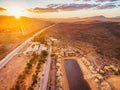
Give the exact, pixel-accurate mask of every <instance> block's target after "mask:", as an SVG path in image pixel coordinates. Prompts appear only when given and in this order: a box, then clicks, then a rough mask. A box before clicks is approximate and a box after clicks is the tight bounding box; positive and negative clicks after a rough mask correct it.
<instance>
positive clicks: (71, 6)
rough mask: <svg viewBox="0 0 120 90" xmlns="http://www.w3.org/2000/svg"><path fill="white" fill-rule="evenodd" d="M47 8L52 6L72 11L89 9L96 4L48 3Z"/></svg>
mask: <svg viewBox="0 0 120 90" xmlns="http://www.w3.org/2000/svg"><path fill="white" fill-rule="evenodd" d="M47 6H48V7H49V8H54V9H57V10H63V11H73V10H79V9H90V8H94V7H96V6H98V4H49V5H47Z"/></svg>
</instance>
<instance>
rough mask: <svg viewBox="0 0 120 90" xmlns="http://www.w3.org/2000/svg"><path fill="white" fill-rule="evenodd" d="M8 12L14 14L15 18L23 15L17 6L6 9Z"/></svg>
mask: <svg viewBox="0 0 120 90" xmlns="http://www.w3.org/2000/svg"><path fill="white" fill-rule="evenodd" d="M8 13H9V15H12V16H15V17H16V18H20V17H21V16H23V15H24V14H23V12H22V10H20V9H18V8H12V9H8Z"/></svg>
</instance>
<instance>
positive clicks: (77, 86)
mask: <svg viewBox="0 0 120 90" xmlns="http://www.w3.org/2000/svg"><path fill="white" fill-rule="evenodd" d="M64 64H65V71H66V74H67V79H68V83H69V88H70V90H90V87H89V85H88V83H87V82H86V81H85V79H84V77H83V74H82V71H81V69H80V67H79V65H78V63H77V61H75V60H71V59H69V60H65V61H64Z"/></svg>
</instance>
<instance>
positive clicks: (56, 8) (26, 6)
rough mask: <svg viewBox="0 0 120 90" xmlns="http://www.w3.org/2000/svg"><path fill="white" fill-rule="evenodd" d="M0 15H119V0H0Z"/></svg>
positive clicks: (66, 16)
mask: <svg viewBox="0 0 120 90" xmlns="http://www.w3.org/2000/svg"><path fill="white" fill-rule="evenodd" d="M0 15H9V16H11V15H13V16H16V17H19V16H29V17H36V18H74V17H80V18H85V17H91V16H99V15H104V16H106V17H115V16H120V0H0Z"/></svg>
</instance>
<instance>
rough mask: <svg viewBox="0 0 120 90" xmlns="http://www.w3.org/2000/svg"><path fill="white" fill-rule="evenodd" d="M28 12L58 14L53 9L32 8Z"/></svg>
mask: <svg viewBox="0 0 120 90" xmlns="http://www.w3.org/2000/svg"><path fill="white" fill-rule="evenodd" d="M27 10H28V11H29V12H34V13H47V12H57V10H56V9H53V8H39V7H35V8H30V9H27Z"/></svg>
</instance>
